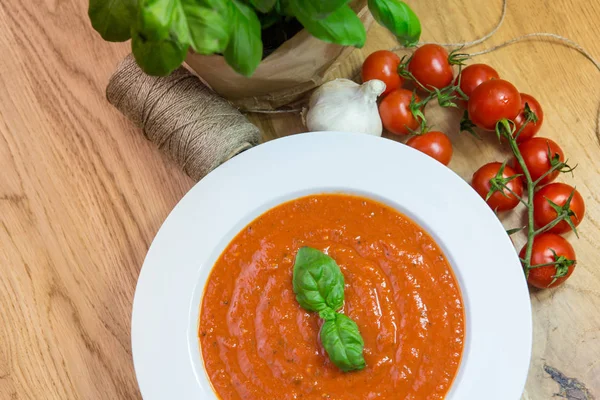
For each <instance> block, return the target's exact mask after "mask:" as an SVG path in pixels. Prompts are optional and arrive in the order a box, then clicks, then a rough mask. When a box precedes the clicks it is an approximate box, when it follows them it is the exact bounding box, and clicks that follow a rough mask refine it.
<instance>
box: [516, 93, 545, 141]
mask: <svg viewBox="0 0 600 400" xmlns="http://www.w3.org/2000/svg"><path fill="white" fill-rule="evenodd" d="M525 103H527V105H528V106H529V109H530V110H531V111H533V112H534V113H535V115H536V116H537V119H538V120H537V122H533V121H532V122H529V123H528V124H527V126H526V127H525V128H523V131H521V133H520V134H519V137H518V138H517V141H518V142H524V141H525V140H527V139H531V138H532V137H534V136H535V134H536V133H538V132H539V130H540V128H541V127H542V123H543V122H544V111H543V110H542V106H541V105H540V103H539V102H538V101H537V100H536V99H535V98H534V97H533V96H531V95H528V94H527V93H521V111H520V112H519V115H517V118H515V134H516V133H517V132H518V131H519V130H520V129H521V127H522V126H523V124H525V121H526V120H527V117H526V116H525Z"/></svg>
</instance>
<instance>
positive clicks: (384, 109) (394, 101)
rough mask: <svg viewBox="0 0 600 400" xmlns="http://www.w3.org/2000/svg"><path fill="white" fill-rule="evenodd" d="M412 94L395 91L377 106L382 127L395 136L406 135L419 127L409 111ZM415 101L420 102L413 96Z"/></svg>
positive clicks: (407, 91)
mask: <svg viewBox="0 0 600 400" xmlns="http://www.w3.org/2000/svg"><path fill="white" fill-rule="evenodd" d="M412 97H413V92H411V91H410V90H406V89H396V90H394V91H393V92H391V93H390V94H388V95H387V96H385V97H384V98H383V101H382V102H381V104H380V105H379V116H381V122H383V127H384V128H385V129H387V130H388V131H390V132H392V133H394V134H396V135H408V134H409V133H410V131H411V130H413V131H414V130H416V129H417V128H418V127H419V121H418V120H417V119H416V118H415V116H414V115H413V113H412V112H411V110H410V102H411V99H412ZM415 101H417V102H418V101H420V100H419V97H418V96H416V95H415Z"/></svg>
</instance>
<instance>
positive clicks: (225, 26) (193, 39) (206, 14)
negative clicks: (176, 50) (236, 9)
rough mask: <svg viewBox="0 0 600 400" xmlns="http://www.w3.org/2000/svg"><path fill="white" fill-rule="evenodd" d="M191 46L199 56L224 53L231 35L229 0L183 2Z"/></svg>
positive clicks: (187, 0) (191, 0) (184, 0)
mask: <svg viewBox="0 0 600 400" xmlns="http://www.w3.org/2000/svg"><path fill="white" fill-rule="evenodd" d="M181 3H182V6H183V13H184V14H185V18H186V22H187V29H188V30H189V36H190V44H191V46H192V48H193V49H194V51H195V52H196V53H199V54H214V53H222V52H223V51H225V49H226V48H227V44H228V43H229V37H230V33H231V24H230V22H229V19H230V18H231V14H232V7H231V4H230V2H229V0H181Z"/></svg>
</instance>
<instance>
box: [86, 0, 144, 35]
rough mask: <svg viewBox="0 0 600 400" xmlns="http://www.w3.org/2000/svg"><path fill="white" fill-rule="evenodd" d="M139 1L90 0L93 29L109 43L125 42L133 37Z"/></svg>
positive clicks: (89, 13) (89, 9) (89, 11)
mask: <svg viewBox="0 0 600 400" xmlns="http://www.w3.org/2000/svg"><path fill="white" fill-rule="evenodd" d="M136 7H137V0H90V4H89V8H88V16H89V17H90V21H91V22H92V27H93V28H94V29H95V30H96V32H98V33H99V34H100V36H102V39H104V40H107V41H109V42H124V41H126V40H128V39H129V38H130V37H131V25H132V22H133V21H134V20H135V15H136Z"/></svg>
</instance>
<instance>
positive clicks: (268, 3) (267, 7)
mask: <svg viewBox="0 0 600 400" xmlns="http://www.w3.org/2000/svg"><path fill="white" fill-rule="evenodd" d="M276 2H277V0H250V4H252V6H254V8H256V9H257V10H258V11H260V12H261V13H265V14H266V13H268V12H269V11H271V9H273V7H275V3H276Z"/></svg>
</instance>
